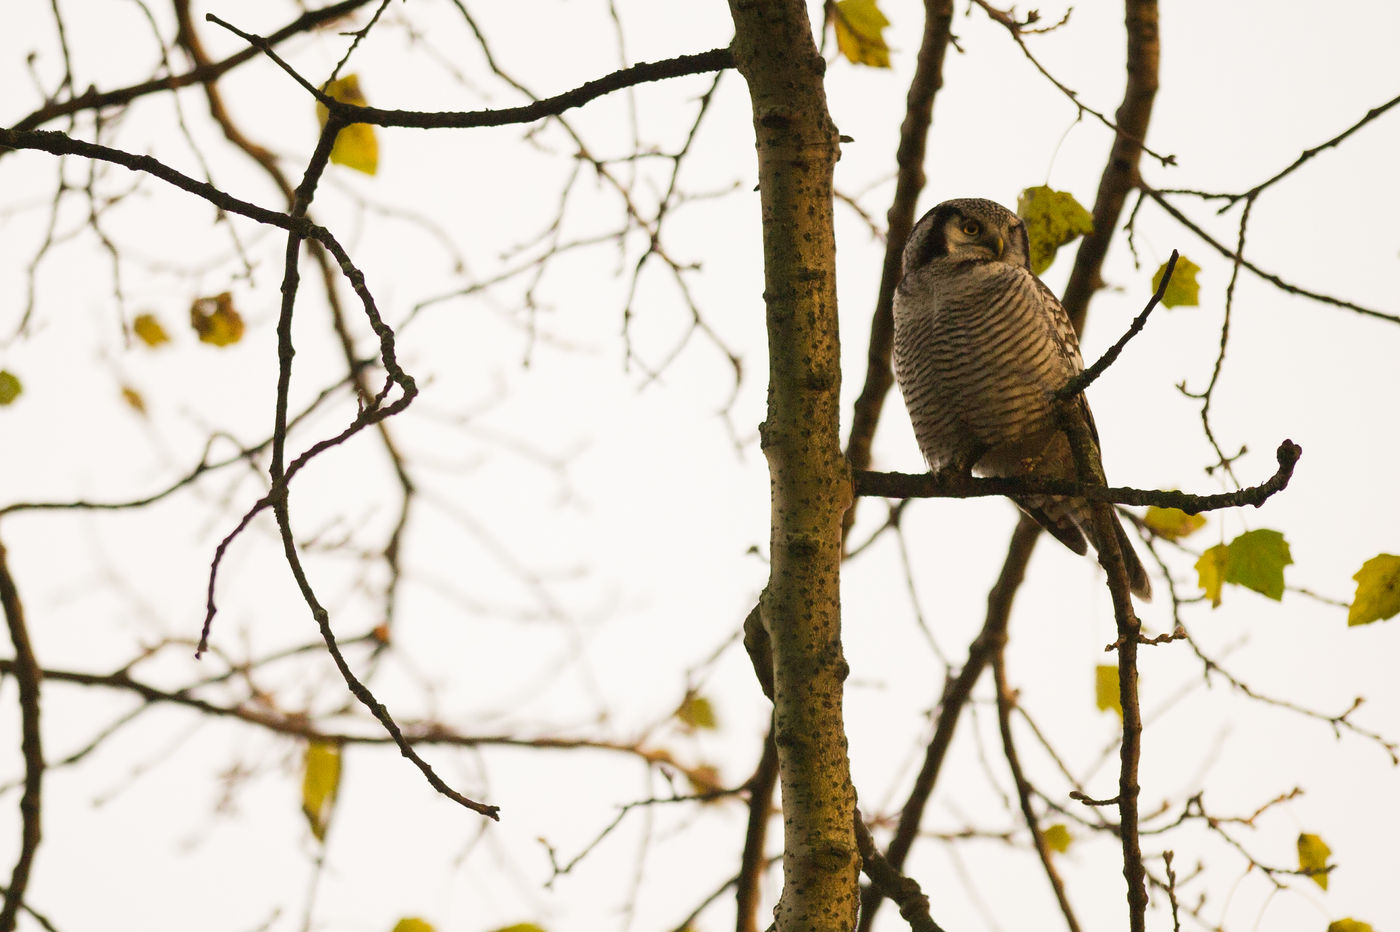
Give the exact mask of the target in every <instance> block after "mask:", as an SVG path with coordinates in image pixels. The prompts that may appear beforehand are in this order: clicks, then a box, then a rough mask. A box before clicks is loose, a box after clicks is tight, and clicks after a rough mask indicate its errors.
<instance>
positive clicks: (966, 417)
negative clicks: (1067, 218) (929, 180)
mask: <svg viewBox="0 0 1400 932" xmlns="http://www.w3.org/2000/svg"><path fill="white" fill-rule="evenodd" d="M1083 368H1084V360H1083V358H1082V357H1081V356H1080V355H1079V340H1078V338H1077V337H1076V336H1075V333H1074V326H1073V325H1072V324H1071V323H1070V320H1069V315H1068V314H1066V313H1065V309H1064V307H1063V306H1061V304H1060V302H1059V301H1058V300H1056V298H1055V296H1054V294H1052V293H1051V292H1050V289H1049V288H1046V287H1045V285H1044V284H1042V283H1041V281H1040V279H1038V278H1036V276H1035V274H1034V273H1033V272H1032V271H1031V269H1030V255H1029V244H1028V241H1027V239H1026V226H1025V224H1024V223H1023V222H1022V221H1021V218H1020V217H1018V216H1016V215H1015V214H1013V213H1012V212H1011V211H1009V210H1007V209H1006V208H1005V207H1002V206H1001V205H1000V204H996V203H993V202H992V201H986V200H981V199H978V198H960V199H958V200H952V201H944V202H943V203H942V204H939V205H938V206H937V207H935V208H933V210H930V211H929V212H928V213H927V214H925V215H924V216H923V218H922V219H921V220H919V222H918V223H917V224H915V226H914V229H913V231H912V232H911V233H910V234H909V241H908V243H907V244H906V245H905V247H904V266H903V274H902V277H901V278H900V282H899V285H898V287H897V288H896V290H895V294H894V371H895V378H896V379H897V380H898V382H899V388H900V391H901V392H903V394H904V404H905V406H906V407H907V408H908V409H909V418H910V420H911V421H913V424H914V436H915V437H916V438H917V439H918V441H919V448H920V449H921V450H922V451H923V454H924V458H925V459H926V460H928V464H929V467H930V468H931V469H933V470H934V471H935V472H949V471H951V472H953V473H956V474H960V475H966V474H968V473H969V472H976V473H977V474H979V475H983V476H1000V477H1006V478H1016V477H1036V478H1043V479H1074V478H1076V471H1075V467H1074V456H1073V453H1072V452H1071V450H1070V446H1069V438H1068V437H1067V436H1066V434H1065V432H1064V430H1063V429H1061V427H1060V426H1059V422H1058V421H1057V419H1056V413H1055V401H1054V393H1055V392H1056V391H1057V390H1059V389H1060V388H1063V387H1064V386H1065V384H1066V383H1068V382H1069V380H1070V379H1072V378H1073V377H1074V376H1075V375H1077V374H1079V372H1080V371H1082V370H1083ZM1074 406H1075V407H1074V410H1075V411H1076V413H1077V414H1079V415H1082V416H1083V418H1084V420H1085V422H1086V423H1087V426H1088V429H1089V434H1090V435H1091V436H1092V437H1093V438H1094V457H1095V458H1096V459H1097V458H1098V456H1099V446H1098V431H1097V430H1096V429H1095V427H1094V418H1093V415H1092V414H1091V413H1090V412H1089V404H1088V402H1087V401H1086V400H1085V398H1084V396H1083V395H1080V396H1078V398H1077V399H1076V400H1075V403H1074ZM1015 502H1016V504H1017V505H1019V506H1020V507H1021V509H1022V510H1023V511H1025V512H1026V514H1028V515H1030V516H1031V517H1032V518H1034V519H1035V520H1036V521H1037V522H1038V523H1039V524H1040V525H1041V527H1043V528H1045V529H1046V530H1047V531H1049V532H1050V533H1051V534H1052V535H1054V536H1055V538H1056V539H1058V540H1059V541H1060V542H1061V543H1063V544H1064V545H1065V546H1066V547H1068V548H1069V549H1071V550H1073V551H1074V552H1075V553H1079V554H1084V553H1087V552H1088V548H1087V545H1086V538H1087V543H1090V544H1093V545H1094V549H1095V550H1098V549H1100V544H1101V541H1100V540H1099V539H1098V535H1097V533H1096V532H1095V530H1094V525H1093V520H1092V516H1091V514H1090V507H1089V503H1088V502H1087V501H1086V500H1084V499H1079V498H1067V497H1063V496H1050V495H1022V496H1017V497H1016V498H1015ZM1113 526H1114V532H1115V533H1116V534H1117V536H1118V543H1119V547H1120V549H1121V550H1122V551H1123V560H1124V563H1125V564H1126V565H1127V568H1128V579H1129V581H1130V582H1131V584H1132V589H1133V592H1134V593H1135V594H1136V595H1137V596H1138V597H1139V598H1142V599H1149V598H1151V595H1152V586H1151V584H1150V582H1149V581H1148V578H1147V572H1146V571H1145V570H1144V569H1143V567H1142V561H1141V560H1139V559H1138V556H1137V552H1136V551H1135V550H1134V549H1133V546H1132V544H1131V543H1130V542H1129V540H1128V536H1127V534H1126V533H1125V532H1124V531H1123V527H1122V525H1121V524H1120V523H1119V521H1118V516H1117V515H1116V514H1115V515H1114V525H1113Z"/></svg>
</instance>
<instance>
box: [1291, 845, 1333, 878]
mask: <svg viewBox="0 0 1400 932" xmlns="http://www.w3.org/2000/svg"><path fill="white" fill-rule="evenodd" d="M1331 853H1332V849H1331V848H1329V847H1327V843H1326V842H1324V841H1323V840H1322V839H1321V838H1319V837H1317V836H1316V835H1309V834H1307V833H1306V832H1305V833H1303V834H1301V835H1299V836H1298V869H1299V870H1302V871H1315V872H1316V873H1311V874H1310V876H1311V877H1312V879H1313V880H1315V881H1317V885H1318V886H1319V887H1321V888H1322V889H1324V890H1326V889H1327V874H1326V869H1327V856H1328V855H1329V854H1331Z"/></svg>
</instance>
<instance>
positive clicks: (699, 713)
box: [676, 693, 719, 731]
mask: <svg viewBox="0 0 1400 932" xmlns="http://www.w3.org/2000/svg"><path fill="white" fill-rule="evenodd" d="M676 718H677V719H678V720H680V723H681V724H682V725H684V726H685V727H686V729H687V730H689V731H696V730H699V729H704V730H706V731H713V730H714V729H715V728H718V727H719V723H718V720H717V719H716V718H715V709H714V706H712V705H710V700H708V699H706V698H705V697H704V696H700V695H696V694H695V693H686V697H685V699H683V700H681V705H680V708H678V709H676Z"/></svg>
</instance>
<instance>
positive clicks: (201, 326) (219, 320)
mask: <svg viewBox="0 0 1400 932" xmlns="http://www.w3.org/2000/svg"><path fill="white" fill-rule="evenodd" d="M190 326H191V327H193V328H194V332H195V333H197V334H199V341H200V342H201V343H212V344H213V345H215V346H229V345H231V344H234V343H237V342H238V341H239V340H241V339H243V318H242V317H241V316H239V313H238V311H236V310H234V307H233V295H231V294H230V293H228V292H227V291H225V292H222V293H221V294H216V295H214V296H212V297H207V298H195V299H194V303H193V304H191V305H190Z"/></svg>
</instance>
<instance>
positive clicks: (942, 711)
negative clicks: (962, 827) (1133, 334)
mask: <svg viewBox="0 0 1400 932" xmlns="http://www.w3.org/2000/svg"><path fill="white" fill-rule="evenodd" d="M1039 536H1040V525H1038V524H1036V523H1035V522H1034V521H1032V520H1031V519H1030V518H1028V517H1026V516H1024V515H1022V517H1021V520H1020V521H1019V522H1018V523H1017V525H1016V530H1015V531H1013V532H1012V534H1011V544H1010V546H1009V547H1008V548H1007V553H1006V560H1005V562H1004V563H1003V564H1002V568H1001V575H1000V576H998V577H997V581H996V584H995V585H994V586H993V587H992V590H991V592H990V593H989V594H988V596H987V617H986V621H985V622H984V623H983V625H982V630H981V632H980V633H979V634H978V635H977V638H976V639H975V640H974V641H973V642H972V645H971V646H970V647H969V648H968V653H967V662H966V663H964V664H963V667H962V669H961V670H960V671H958V673H957V674H956V675H954V674H953V673H952V672H949V674H948V676H947V677H946V678H945V679H944V681H943V695H942V698H941V699H940V700H939V708H938V720H937V723H936V724H935V725H934V730H933V737H932V738H931V739H930V740H929V744H928V748H927V750H926V751H925V752H924V761H923V765H922V766H921V767H920V768H919V773H918V775H917V776H916V777H915V778H914V786H913V788H912V789H910V791H909V796H908V798H907V799H906V800H905V803H904V806H903V807H902V808H901V809H900V813H899V824H898V825H897V826H896V827H895V833H894V837H893V838H892V839H890V843H889V845H888V847H886V849H885V857H886V858H887V859H888V860H889V862H890V864H891V866H892V867H893V869H894V870H896V871H899V870H901V869H902V868H903V867H904V860H905V858H907V857H908V855H909V850H910V849H911V848H912V847H913V845H914V839H915V838H916V837H918V834H919V823H920V822H922V821H923V816H924V810H925V809H926V808H927V806H928V802H929V799H930V798H931V797H932V795H933V787H934V784H935V783H936V782H937V781H938V774H939V771H940V770H941V769H942V767H943V761H944V758H945V757H946V756H947V753H948V747H949V745H951V744H952V741H953V734H954V732H955V731H956V730H957V727H958V721H959V720H960V719H961V718H962V713H963V709H964V708H965V707H966V705H967V702H968V700H969V699H970V698H971V697H972V687H973V686H975V685H976V684H977V680H978V679H979V678H981V676H982V671H983V670H985V669H986V668H987V664H988V663H990V662H991V658H992V656H993V654H994V653H995V652H996V651H997V650H998V649H999V645H1000V644H1001V643H1002V642H1003V641H1004V640H1005V639H1006V626H1007V623H1008V622H1009V620H1010V618H1011V603H1012V601H1013V600H1014V599H1015V598H1016V591H1017V589H1019V588H1020V585H1021V581H1022V580H1023V579H1024V578H1025V575H1026V565H1027V564H1028V563H1029V562H1030V559H1031V551H1032V549H1033V548H1034V547H1035V542H1036V540H1037V539H1039ZM880 900H881V894H880V892H879V891H878V890H876V889H875V888H874V887H867V888H866V889H865V890H864V891H863V893H862V894H861V910H860V926H859V928H860V930H861V932H868V930H869V929H870V928H871V927H872V924H873V923H874V921H875V912H876V910H877V909H879V903H880Z"/></svg>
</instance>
